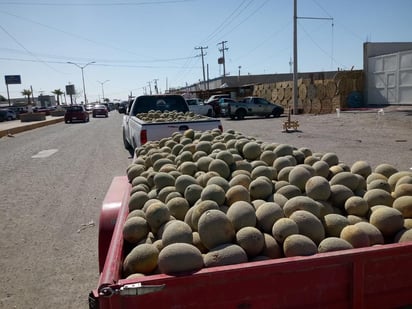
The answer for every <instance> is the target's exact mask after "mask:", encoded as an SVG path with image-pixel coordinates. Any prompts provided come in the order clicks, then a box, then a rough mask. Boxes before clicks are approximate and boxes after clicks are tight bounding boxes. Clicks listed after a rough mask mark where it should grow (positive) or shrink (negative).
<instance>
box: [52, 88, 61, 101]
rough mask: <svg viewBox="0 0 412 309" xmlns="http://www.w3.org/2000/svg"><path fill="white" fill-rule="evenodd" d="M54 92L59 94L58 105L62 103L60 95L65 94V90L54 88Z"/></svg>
mask: <svg viewBox="0 0 412 309" xmlns="http://www.w3.org/2000/svg"><path fill="white" fill-rule="evenodd" d="M52 93H53V94H55V95H56V96H57V105H60V96H61V95H63V94H64V92H63V91H61V90H60V89H54V90H53V91H52Z"/></svg>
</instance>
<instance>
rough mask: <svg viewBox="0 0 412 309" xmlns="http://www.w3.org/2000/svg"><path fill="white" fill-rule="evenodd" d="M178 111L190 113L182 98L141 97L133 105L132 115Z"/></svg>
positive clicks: (172, 96)
mask: <svg viewBox="0 0 412 309" xmlns="http://www.w3.org/2000/svg"><path fill="white" fill-rule="evenodd" d="M151 110H153V111H162V112H164V111H177V112H188V111H189V108H188V107H187V104H186V102H185V99H184V98H183V97H182V96H178V95H176V96H175V95H170V96H168V95H167V96H140V97H138V98H137V99H136V102H135V103H134V104H133V110H132V115H137V114H139V113H147V112H149V111H151Z"/></svg>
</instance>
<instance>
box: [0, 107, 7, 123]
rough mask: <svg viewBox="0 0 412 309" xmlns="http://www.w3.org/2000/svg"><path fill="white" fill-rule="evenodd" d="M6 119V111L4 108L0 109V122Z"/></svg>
mask: <svg viewBox="0 0 412 309" xmlns="http://www.w3.org/2000/svg"><path fill="white" fill-rule="evenodd" d="M6 120H7V112H6V111H5V110H1V109H0V122H3V121H6Z"/></svg>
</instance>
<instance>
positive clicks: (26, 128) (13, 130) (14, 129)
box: [0, 117, 64, 138]
mask: <svg viewBox="0 0 412 309" xmlns="http://www.w3.org/2000/svg"><path fill="white" fill-rule="evenodd" d="M63 121H64V117H58V118H56V119H50V120H43V121H38V122H34V123H30V124H27V125H21V126H16V127H12V128H8V129H0V138H2V137H3V136H7V135H8V134H17V133H21V132H24V131H29V130H33V129H37V128H41V127H44V126H47V125H50V124H55V123H59V122H63Z"/></svg>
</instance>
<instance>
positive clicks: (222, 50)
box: [217, 41, 228, 77]
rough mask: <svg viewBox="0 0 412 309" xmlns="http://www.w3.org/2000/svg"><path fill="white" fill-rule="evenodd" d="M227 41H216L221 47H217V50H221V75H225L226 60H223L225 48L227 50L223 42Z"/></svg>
mask: <svg viewBox="0 0 412 309" xmlns="http://www.w3.org/2000/svg"><path fill="white" fill-rule="evenodd" d="M226 43H227V41H222V42H220V43H217V45H221V46H222V48H219V51H220V52H222V61H221V62H222V64H223V77H225V76H226V60H225V50H228V48H227V47H225V44H226Z"/></svg>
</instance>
